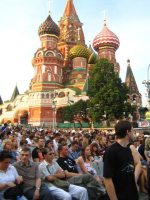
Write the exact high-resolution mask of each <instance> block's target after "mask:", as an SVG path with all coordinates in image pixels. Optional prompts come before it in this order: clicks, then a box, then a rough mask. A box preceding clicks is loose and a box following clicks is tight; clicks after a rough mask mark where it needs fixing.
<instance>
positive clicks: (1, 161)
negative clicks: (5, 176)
mask: <svg viewBox="0 0 150 200" xmlns="http://www.w3.org/2000/svg"><path fill="white" fill-rule="evenodd" d="M11 159H12V155H11V153H10V152H8V151H5V150H4V151H1V152H0V169H1V170H7V168H8V166H9V164H10V162H11Z"/></svg>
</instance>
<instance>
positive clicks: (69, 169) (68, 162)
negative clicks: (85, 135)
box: [57, 144, 106, 200]
mask: <svg viewBox="0 0 150 200" xmlns="http://www.w3.org/2000/svg"><path fill="white" fill-rule="evenodd" d="M68 150H69V149H68V146H67V145H66V144H64V145H59V147H58V153H59V158H58V159H57V163H58V164H59V166H60V167H61V168H62V169H63V170H65V174H66V177H67V178H68V181H69V182H70V183H71V184H75V185H79V186H83V187H85V188H86V189H87V190H88V194H89V199H90V200H95V199H96V198H97V197H98V195H100V196H103V195H105V194H106V190H105V188H104V187H103V185H102V184H101V183H100V182H98V181H97V180H96V179H95V178H94V177H93V176H92V175H91V174H80V173H78V170H77V165H76V162H75V161H74V160H73V159H71V158H69V156H68V155H69V151H68Z"/></svg>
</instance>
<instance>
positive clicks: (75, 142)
mask: <svg viewBox="0 0 150 200" xmlns="http://www.w3.org/2000/svg"><path fill="white" fill-rule="evenodd" d="M75 144H77V145H78V144H79V142H78V141H76V140H75V141H73V142H72V143H71V146H73V145H75Z"/></svg>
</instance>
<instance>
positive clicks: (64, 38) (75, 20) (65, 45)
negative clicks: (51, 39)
mask: <svg viewBox="0 0 150 200" xmlns="http://www.w3.org/2000/svg"><path fill="white" fill-rule="evenodd" d="M82 25H83V24H82V23H81V22H80V20H79V17H78V15H77V12H76V9H75V6H74V3H73V0H67V2H66V7H65V10H64V13H63V16H62V17H61V19H60V21H59V27H60V37H59V42H58V48H59V50H60V51H61V52H62V53H63V54H64V60H65V61H64V66H67V65H68V66H71V61H70V58H69V51H70V49H71V48H72V47H73V46H74V45H76V44H78V43H79V41H80V44H82V45H85V38H84V33H83V29H82ZM79 30H80V31H79Z"/></svg>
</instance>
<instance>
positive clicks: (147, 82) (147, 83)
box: [142, 64, 150, 108]
mask: <svg viewBox="0 0 150 200" xmlns="http://www.w3.org/2000/svg"><path fill="white" fill-rule="evenodd" d="M149 68H150V64H149V65H148V69H147V80H144V81H143V82H142V83H143V84H144V85H145V87H146V89H147V99H148V108H150V80H149Z"/></svg>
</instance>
